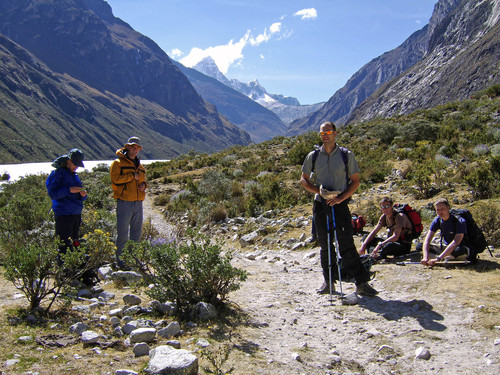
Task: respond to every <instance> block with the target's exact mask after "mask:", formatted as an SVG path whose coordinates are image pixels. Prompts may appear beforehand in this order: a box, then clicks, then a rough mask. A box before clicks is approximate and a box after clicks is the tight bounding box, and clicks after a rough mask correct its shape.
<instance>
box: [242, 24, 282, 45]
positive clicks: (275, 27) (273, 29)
mask: <svg viewBox="0 0 500 375" xmlns="http://www.w3.org/2000/svg"><path fill="white" fill-rule="evenodd" d="M280 30H281V22H275V23H273V24H272V25H271V26H269V32H268V30H267V27H266V28H265V29H264V32H263V33H262V34H259V35H257V36H256V37H255V38H250V39H249V42H250V44H251V45H252V46H258V45H259V44H261V43H263V42H267V41H269V39H271V37H272V36H273V34H276V33H279V32H280Z"/></svg>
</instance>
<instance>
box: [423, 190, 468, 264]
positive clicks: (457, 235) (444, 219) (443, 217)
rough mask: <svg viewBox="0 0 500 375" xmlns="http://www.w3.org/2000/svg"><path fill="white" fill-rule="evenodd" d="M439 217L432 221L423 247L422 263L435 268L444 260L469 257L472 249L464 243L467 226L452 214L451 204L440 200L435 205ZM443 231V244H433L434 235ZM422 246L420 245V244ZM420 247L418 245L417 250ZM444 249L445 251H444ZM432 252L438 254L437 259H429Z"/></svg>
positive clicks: (462, 220)
mask: <svg viewBox="0 0 500 375" xmlns="http://www.w3.org/2000/svg"><path fill="white" fill-rule="evenodd" d="M434 207H435V209H436V213H437V215H438V216H436V218H435V219H434V220H432V223H431V226H430V228H429V232H428V233H427V235H426V236H425V240H424V244H423V246H422V252H423V258H422V260H421V261H420V262H421V263H422V264H423V265H424V266H433V265H434V264H435V263H436V262H438V261H440V260H442V259H450V260H451V259H457V258H458V257H460V258H462V257H463V256H464V258H465V257H467V256H468V255H469V252H470V249H469V248H468V247H467V246H465V245H464V244H463V243H462V240H463V239H464V236H465V235H466V234H467V224H466V222H465V220H464V219H463V218H461V217H455V216H453V215H452V214H451V213H450V204H449V203H448V201H447V200H446V199H440V200H438V201H437V202H436V203H434ZM438 229H440V230H441V243H440V244H439V245H437V244H433V243H431V241H432V238H433V237H434V234H436V232H437V231H438ZM419 245H420V244H419ZM419 247H420V246H418V245H417V249H418V248H419ZM443 248H444V249H443ZM430 252H432V253H434V254H437V257H436V258H433V259H429V257H430V255H431V254H430Z"/></svg>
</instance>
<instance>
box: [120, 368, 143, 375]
mask: <svg viewBox="0 0 500 375" xmlns="http://www.w3.org/2000/svg"><path fill="white" fill-rule="evenodd" d="M138 374H139V373H138V372H135V371H133V370H127V369H120V370H116V372H115V375H138Z"/></svg>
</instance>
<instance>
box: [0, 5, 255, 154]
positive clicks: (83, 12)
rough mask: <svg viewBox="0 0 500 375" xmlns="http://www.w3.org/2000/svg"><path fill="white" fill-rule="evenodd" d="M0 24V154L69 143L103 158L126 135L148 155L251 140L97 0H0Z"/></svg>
mask: <svg viewBox="0 0 500 375" xmlns="http://www.w3.org/2000/svg"><path fill="white" fill-rule="evenodd" d="M0 33H2V34H4V35H5V36H6V37H7V38H8V39H7V38H3V39H2V46H3V48H2V52H3V56H4V62H3V63H2V69H3V70H4V74H2V77H1V79H2V84H0V98H2V101H3V102H4V104H3V106H2V117H1V118H0V120H1V122H0V123H1V125H0V131H1V132H2V134H4V135H6V136H3V137H2V138H3V141H4V142H5V144H6V145H7V151H4V154H5V155H6V156H5V158H3V159H2V160H1V161H0V162H4V163H6V162H16V161H34V160H37V161H40V160H50V159H51V158H53V157H54V156H55V155H57V154H59V153H61V152H62V151H64V150H67V149H68V148H69V147H74V146H78V147H81V148H82V149H83V151H84V152H85V153H86V154H87V155H88V156H91V157H97V158H105V157H110V156H112V155H113V154H114V150H115V149H116V148H117V146H120V145H121V144H123V142H124V140H126V139H127V137H128V136H129V135H131V134H135V135H138V136H140V137H142V138H144V139H145V144H146V147H145V153H146V154H145V155H146V156H147V157H150V158H170V157H173V156H175V155H179V154H181V153H185V152H188V151H189V150H192V149H194V150H195V151H201V152H211V151H215V150H220V149H223V148H226V147H228V146H231V145H234V144H248V143H249V142H250V137H249V135H248V134H247V133H245V132H244V131H242V130H240V129H238V128H237V127H236V126H234V125H233V124H231V123H230V122H229V121H227V120H226V119H225V118H223V117H222V116H221V115H220V114H219V113H218V112H217V110H216V109H215V108H214V107H213V106H212V105H210V104H208V103H206V102H205V101H204V100H203V99H202V98H201V97H200V96H199V94H198V93H197V92H196V90H195V89H194V88H193V86H192V85H191V83H190V82H189V81H188V79H187V78H186V77H185V76H184V75H183V74H182V73H181V72H180V71H179V69H178V68H177V67H176V66H175V65H174V64H173V63H172V61H171V60H170V59H169V58H168V56H167V55H166V54H165V53H164V52H163V51H162V50H161V49H160V48H159V47H158V45H156V44H155V43H154V42H153V41H152V40H150V39H149V38H147V37H145V36H143V35H141V34H139V33H138V32H136V31H134V30H133V29H132V28H131V27H130V26H129V25H128V24H126V23H125V22H123V21H121V20H120V19H118V18H115V17H114V16H113V14H112V11H111V8H110V7H109V5H108V4H107V3H106V2H105V1H104V0H47V1H40V0H20V1H15V2H12V1H4V2H0ZM9 39H10V40H9ZM11 40H12V41H14V42H15V43H17V44H18V45H16V44H15V43H12V41H11ZM28 51H29V52H28ZM30 53H31V54H33V55H34V56H33V55H30ZM6 62H11V63H12V65H9V64H7V63H6ZM34 71H35V72H36V74H35V76H36V77H35V78H34V77H30V74H32V73H33V72H34ZM47 77H49V78H48V79H47ZM47 87H48V88H47ZM34 93H36V95H35V94H34ZM95 101H97V102H98V103H95ZM99 103H100V104H99ZM23 126H25V128H23ZM68 128H69V129H70V130H67V129H68ZM37 133H39V134H43V135H44V136H43V137H42V138H39V136H38V135H37ZM7 135H9V136H7ZM9 137H10V138H9ZM47 139H53V141H52V142H51V141H47ZM53 143H55V144H56V145H57V146H56V147H47V146H49V145H52V144H53ZM21 144H22V146H21Z"/></svg>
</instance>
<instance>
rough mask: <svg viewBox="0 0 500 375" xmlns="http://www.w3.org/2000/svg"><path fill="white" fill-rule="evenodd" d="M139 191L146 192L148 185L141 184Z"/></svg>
mask: <svg viewBox="0 0 500 375" xmlns="http://www.w3.org/2000/svg"><path fill="white" fill-rule="evenodd" d="M139 190H140V191H144V190H146V183H144V182H141V183H140V184H139Z"/></svg>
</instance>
